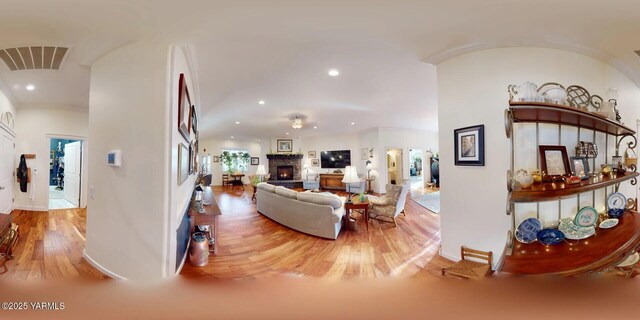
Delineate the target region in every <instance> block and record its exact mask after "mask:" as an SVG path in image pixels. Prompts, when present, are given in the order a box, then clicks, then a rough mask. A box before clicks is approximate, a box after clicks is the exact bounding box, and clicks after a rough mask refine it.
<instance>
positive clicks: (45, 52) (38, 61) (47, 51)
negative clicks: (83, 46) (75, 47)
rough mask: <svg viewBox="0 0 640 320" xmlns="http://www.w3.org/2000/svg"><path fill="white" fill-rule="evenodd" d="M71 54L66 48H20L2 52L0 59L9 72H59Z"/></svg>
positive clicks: (0, 52)
mask: <svg viewBox="0 0 640 320" xmlns="http://www.w3.org/2000/svg"><path fill="white" fill-rule="evenodd" d="M68 52H69V48H64V47H42V46H40V47H20V48H7V49H2V50H0V59H2V61H4V63H6V64H7V67H9V70H11V71H17V70H32V69H46V70H59V69H60V65H61V64H62V61H63V60H64V58H65V56H66V55H67V53H68Z"/></svg>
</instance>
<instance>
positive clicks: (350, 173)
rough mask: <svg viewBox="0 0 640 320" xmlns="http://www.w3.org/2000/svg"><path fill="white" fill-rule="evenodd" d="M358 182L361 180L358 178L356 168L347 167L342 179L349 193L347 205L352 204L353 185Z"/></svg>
mask: <svg viewBox="0 0 640 320" xmlns="http://www.w3.org/2000/svg"><path fill="white" fill-rule="evenodd" d="M357 182H360V178H358V171H356V167H353V166H347V167H346V168H345V169H344V177H343V178H342V183H344V184H346V185H347V192H348V193H349V198H347V203H351V184H352V183H357Z"/></svg>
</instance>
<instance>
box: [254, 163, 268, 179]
mask: <svg viewBox="0 0 640 320" xmlns="http://www.w3.org/2000/svg"><path fill="white" fill-rule="evenodd" d="M256 175H259V176H266V175H267V170H265V169H264V164H261V165H258V170H256Z"/></svg>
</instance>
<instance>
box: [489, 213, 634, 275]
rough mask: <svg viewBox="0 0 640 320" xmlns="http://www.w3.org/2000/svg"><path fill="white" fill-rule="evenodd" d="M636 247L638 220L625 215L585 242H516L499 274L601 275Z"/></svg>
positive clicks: (632, 214) (630, 214)
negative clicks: (612, 225) (547, 244)
mask: <svg viewBox="0 0 640 320" xmlns="http://www.w3.org/2000/svg"><path fill="white" fill-rule="evenodd" d="M638 247H640V216H638V214H637V212H633V211H626V212H625V213H624V215H623V216H622V218H620V223H619V224H618V225H617V226H615V227H614V228H611V229H598V230H596V234H595V235H593V236H591V237H589V238H587V239H584V240H580V241H575V240H566V241H565V242H564V243H561V244H558V245H552V246H544V245H542V244H541V243H539V242H534V243H530V244H522V243H520V242H516V243H515V244H514V247H513V252H512V254H511V255H510V256H506V257H505V261H504V264H503V266H502V270H501V271H502V272H508V273H513V274H528V275H563V276H572V275H578V274H582V273H587V272H592V271H601V270H603V269H605V268H607V267H610V266H614V265H616V264H618V263H620V262H622V260H624V259H625V258H626V257H627V256H628V255H630V254H632V253H633V252H635V250H637V249H638Z"/></svg>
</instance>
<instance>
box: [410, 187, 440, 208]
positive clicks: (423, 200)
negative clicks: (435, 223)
mask: <svg viewBox="0 0 640 320" xmlns="http://www.w3.org/2000/svg"><path fill="white" fill-rule="evenodd" d="M411 199H413V200H414V201H415V202H417V203H418V204H419V205H421V206H423V207H425V208H427V209H428V210H429V211H431V212H433V213H440V191H436V192H431V193H427V194H424V195H417V196H411Z"/></svg>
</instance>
